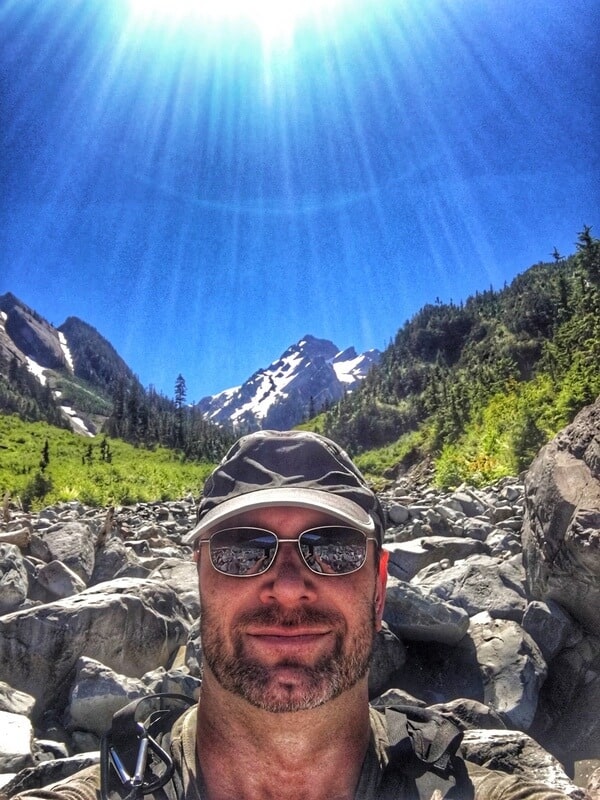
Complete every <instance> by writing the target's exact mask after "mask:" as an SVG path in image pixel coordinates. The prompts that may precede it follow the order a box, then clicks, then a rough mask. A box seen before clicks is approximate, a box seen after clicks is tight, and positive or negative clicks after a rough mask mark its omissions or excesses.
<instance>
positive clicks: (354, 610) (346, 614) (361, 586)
mask: <svg viewBox="0 0 600 800" xmlns="http://www.w3.org/2000/svg"><path fill="white" fill-rule="evenodd" d="M332 522H333V523H335V520H332V518H331V517H329V516H327V515H325V514H322V513H320V512H317V511H311V510H307V509H300V508H269V509H261V510H260V511H254V512H248V513H246V514H242V515H240V516H238V517H236V518H235V519H233V520H229V521H228V523H227V527H235V526H236V525H242V524H243V525H250V526H254V527H262V528H267V529H268V530H271V531H273V532H275V533H277V534H278V536H279V537H280V538H281V539H282V540H284V539H295V538H297V536H298V535H299V534H300V533H301V532H302V531H304V530H307V529H309V528H313V527H317V526H319V525H326V524H332ZM374 546H375V543H374V542H369V552H368V557H367V562H366V564H365V565H364V566H363V567H362V568H361V569H359V570H358V571H357V572H354V573H352V574H350V575H336V576H322V575H317V574H315V573H313V572H311V571H310V570H309V569H308V567H307V566H306V565H305V564H304V562H303V561H302V559H301V557H300V553H299V552H298V545H297V544H296V543H290V544H286V543H285V542H283V541H282V542H281V543H280V546H279V551H278V553H277V557H276V559H275V562H274V564H273V565H272V566H271V567H270V569H269V570H267V572H265V573H263V574H262V575H257V576H253V577H244V578H236V577H232V576H227V575H221V574H220V573H218V572H217V571H216V570H215V569H214V568H213V567H212V565H211V563H210V558H209V553H208V547H207V546H206V545H205V546H203V547H201V548H200V552H199V555H198V572H199V576H200V601H201V609H202V611H201V620H200V627H201V637H202V650H203V654H204V659H205V662H206V665H207V666H208V668H209V669H210V670H211V672H212V673H213V675H214V676H215V678H216V680H217V681H218V682H219V684H221V686H222V687H223V688H224V689H227V690H228V691H231V692H233V693H235V694H237V695H239V696H241V697H243V698H244V699H246V700H247V701H248V702H250V703H251V704H253V705H255V706H257V707H259V708H262V709H265V710H267V711H272V712H284V711H300V710H305V709H309V708H314V707H316V706H318V705H321V704H322V703H325V702H327V701H328V700H331V699H333V698H334V697H337V696H338V695H340V694H341V693H342V692H344V691H346V690H348V689H350V688H351V687H353V686H354V685H355V684H356V683H357V682H358V681H360V680H361V679H363V678H365V676H366V674H367V670H368V666H369V661H370V656H371V651H372V648H373V638H374V636H375V633H376V631H377V630H379V628H380V627H381V615H382V612H383V601H384V599H385V559H382V562H381V564H380V569H379V570H378V569H377V568H376V566H375V558H374ZM365 679H366V678H365Z"/></svg>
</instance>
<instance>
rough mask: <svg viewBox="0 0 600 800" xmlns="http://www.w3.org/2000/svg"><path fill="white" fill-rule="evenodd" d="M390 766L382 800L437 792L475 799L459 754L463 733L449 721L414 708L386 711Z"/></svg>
mask: <svg viewBox="0 0 600 800" xmlns="http://www.w3.org/2000/svg"><path fill="white" fill-rule="evenodd" d="M385 720H386V725H387V730H388V742H389V747H388V759H389V760H388V765H387V767H386V769H385V771H384V774H383V778H382V783H381V789H380V800H392V798H394V800H397V798H399V797H402V798H405V797H406V798H407V799H408V798H411V799H412V798H415V800H416V799H417V798H419V799H420V798H426V800H429V799H430V798H431V796H432V794H433V792H434V791H436V790H437V791H439V792H441V794H442V797H443V798H447V799H448V800H450V799H451V798H453V800H472V798H473V796H474V794H473V787H472V784H471V781H470V779H469V777H468V773H467V770H466V767H465V764H464V762H463V760H462V758H460V757H459V756H457V751H458V748H459V746H460V742H461V740H462V732H461V731H460V729H459V728H458V727H457V726H456V725H455V724H454V723H453V722H452V721H451V720H449V719H447V718H446V717H443V716H442V715H441V714H438V713H437V712H434V711H431V710H429V709H423V708H415V707H413V706H401V705H398V706H390V707H386V708H385Z"/></svg>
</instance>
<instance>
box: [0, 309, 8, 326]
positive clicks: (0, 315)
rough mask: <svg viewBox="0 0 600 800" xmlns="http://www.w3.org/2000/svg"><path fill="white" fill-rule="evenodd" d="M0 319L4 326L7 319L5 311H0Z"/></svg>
mask: <svg viewBox="0 0 600 800" xmlns="http://www.w3.org/2000/svg"><path fill="white" fill-rule="evenodd" d="M0 319H1V320H2V322H4V323H5V324H6V320H7V319H8V314H7V313H6V311H0Z"/></svg>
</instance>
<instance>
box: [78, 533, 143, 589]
mask: <svg viewBox="0 0 600 800" xmlns="http://www.w3.org/2000/svg"><path fill="white" fill-rule="evenodd" d="M149 574H150V570H149V569H147V568H146V567H144V566H143V565H142V564H141V562H140V560H139V558H138V557H137V556H136V554H135V552H133V551H132V549H131V548H130V547H125V545H124V544H123V542H122V541H121V540H120V539H118V538H116V537H114V538H112V539H109V540H108V541H107V542H106V544H105V545H104V547H102V548H101V549H100V550H99V551H98V553H97V554H96V560H95V563H94V571H93V572H92V575H91V578H90V581H89V584H90V586H96V585H97V584H99V583H104V582H105V581H112V580H115V579H116V578H145V577H147V576H148V575H149Z"/></svg>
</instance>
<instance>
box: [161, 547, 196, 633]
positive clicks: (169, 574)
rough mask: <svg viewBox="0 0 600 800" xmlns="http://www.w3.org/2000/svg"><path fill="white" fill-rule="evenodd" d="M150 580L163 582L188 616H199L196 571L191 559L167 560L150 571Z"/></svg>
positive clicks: (194, 617)
mask: <svg viewBox="0 0 600 800" xmlns="http://www.w3.org/2000/svg"><path fill="white" fill-rule="evenodd" d="M149 577H150V578H153V579H154V580H158V581H164V582H165V583H166V584H167V586H170V587H171V589H173V591H174V592H177V594H178V595H179V599H180V600H181V602H182V603H183V604H184V606H185V607H186V608H187V609H188V611H189V613H190V616H191V617H192V618H193V619H196V618H197V617H199V616H200V597H199V595H198V570H197V568H196V564H195V562H194V561H192V560H191V559H182V558H181V557H179V558H167V559H164V561H162V563H161V564H160V566H158V567H156V568H155V569H153V570H152V572H151V573H150V575H149Z"/></svg>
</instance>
